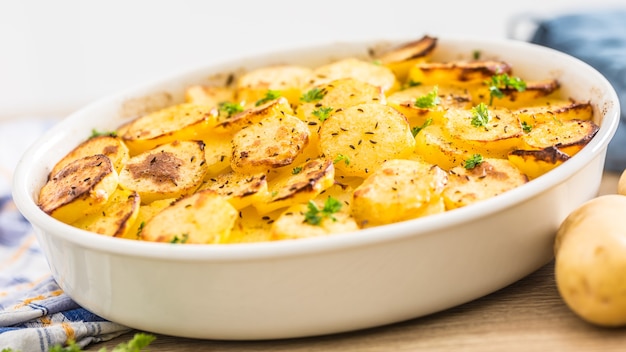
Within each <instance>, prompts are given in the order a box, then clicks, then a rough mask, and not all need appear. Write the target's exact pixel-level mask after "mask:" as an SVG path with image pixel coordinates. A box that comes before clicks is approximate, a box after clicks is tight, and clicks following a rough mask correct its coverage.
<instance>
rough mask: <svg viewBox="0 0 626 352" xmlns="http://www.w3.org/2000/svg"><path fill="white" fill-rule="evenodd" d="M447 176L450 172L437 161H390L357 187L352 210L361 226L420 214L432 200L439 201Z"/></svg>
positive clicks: (412, 217) (401, 219)
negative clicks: (431, 162) (429, 162)
mask: <svg viewBox="0 0 626 352" xmlns="http://www.w3.org/2000/svg"><path fill="white" fill-rule="evenodd" d="M447 179H448V176H447V174H446V172H445V171H444V170H442V169H441V168H439V167H438V166H436V165H431V164H426V163H423V162H419V161H413V160H400V159H395V160H389V161H386V162H385V163H383V165H382V166H381V167H380V168H379V169H378V170H377V171H376V172H374V173H373V174H371V175H370V176H369V177H368V178H366V179H365V181H363V184H361V185H360V186H359V187H357V189H355V190H354V193H353V197H352V214H353V215H354V217H355V218H356V219H357V223H358V224H359V226H360V227H369V226H376V225H383V224H390V223H393V222H398V221H404V220H409V219H414V218H417V217H420V216H421V215H422V214H423V212H424V211H425V210H426V209H429V205H430V204H432V203H437V202H438V198H440V196H441V192H442V190H443V188H444V186H445V185H446V183H447ZM442 210H443V209H442Z"/></svg>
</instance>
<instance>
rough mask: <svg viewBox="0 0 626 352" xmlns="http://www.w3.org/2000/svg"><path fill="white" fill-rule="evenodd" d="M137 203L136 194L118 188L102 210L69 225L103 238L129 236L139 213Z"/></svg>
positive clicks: (137, 197)
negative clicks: (97, 234)
mask: <svg viewBox="0 0 626 352" xmlns="http://www.w3.org/2000/svg"><path fill="white" fill-rule="evenodd" d="M139 202H140V200H139V195H138V194H137V192H135V191H129V190H125V189H119V188H118V189H117V190H116V191H115V192H114V193H113V194H112V195H111V197H110V198H109V200H108V201H107V203H106V204H105V205H104V207H103V208H102V209H100V210H99V211H98V212H96V213H93V214H90V215H87V216H85V217H83V218H80V219H78V220H77V221H75V222H73V223H72V224H71V225H72V226H75V227H78V228H79V229H83V230H87V231H91V232H95V233H99V234H101V235H105V236H112V237H126V236H129V231H130V230H131V229H132V228H133V224H134V223H135V220H136V219H137V215H138V213H139Z"/></svg>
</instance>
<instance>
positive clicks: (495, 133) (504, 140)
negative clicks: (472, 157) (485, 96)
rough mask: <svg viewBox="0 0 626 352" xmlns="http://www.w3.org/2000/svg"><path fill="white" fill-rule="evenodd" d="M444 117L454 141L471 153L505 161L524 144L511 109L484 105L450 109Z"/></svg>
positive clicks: (446, 128) (520, 128)
mask: <svg viewBox="0 0 626 352" xmlns="http://www.w3.org/2000/svg"><path fill="white" fill-rule="evenodd" d="M444 118H445V120H446V126H445V130H446V131H447V132H448V134H449V135H450V141H451V142H453V143H456V144H457V145H458V146H459V147H460V148H461V149H467V150H469V151H470V153H478V154H481V155H483V156H484V157H489V158H502V159H505V158H506V157H507V155H508V154H509V152H511V151H513V150H515V149H517V148H518V147H519V146H520V145H521V143H522V135H523V131H522V125H521V124H520V122H519V120H518V118H517V115H515V114H513V113H512V112H511V111H510V110H508V109H497V108H491V107H487V106H486V105H484V104H482V103H481V104H479V105H478V106H476V107H475V108H472V109H470V110H467V109H449V110H448V111H447V112H446V113H445V115H444Z"/></svg>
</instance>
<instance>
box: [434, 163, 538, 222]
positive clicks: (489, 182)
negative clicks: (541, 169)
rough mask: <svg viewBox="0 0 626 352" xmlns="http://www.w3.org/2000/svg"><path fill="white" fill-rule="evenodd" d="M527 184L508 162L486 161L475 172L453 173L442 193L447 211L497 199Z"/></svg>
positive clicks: (455, 170) (461, 170)
mask: <svg viewBox="0 0 626 352" xmlns="http://www.w3.org/2000/svg"><path fill="white" fill-rule="evenodd" d="M526 182H528V177H526V175H524V174H523V173H522V172H521V171H520V170H518V169H517V168H516V167H515V165H513V164H512V163H511V162H509V161H508V160H506V159H483V161H482V162H480V163H478V165H476V166H475V167H473V168H470V169H467V168H466V167H464V166H457V167H455V168H453V169H452V170H450V172H449V175H448V185H447V186H446V188H445V189H444V191H443V197H444V201H445V204H446V209H447V210H450V209H456V208H460V207H464V206H467V205H470V204H473V203H476V202H478V201H481V200H485V199H488V198H491V197H495V196H497V195H499V194H502V193H504V192H506V191H508V190H511V189H513V188H516V187H518V186H520V185H522V184H524V183H526Z"/></svg>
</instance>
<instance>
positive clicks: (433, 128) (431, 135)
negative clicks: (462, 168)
mask: <svg viewBox="0 0 626 352" xmlns="http://www.w3.org/2000/svg"><path fill="white" fill-rule="evenodd" d="M415 154H416V156H418V157H419V158H421V159H423V160H424V161H426V162H428V163H431V164H434V165H437V166H439V167H440V168H442V169H444V170H450V169H451V168H453V167H455V166H458V165H462V164H463V161H464V160H465V159H467V158H469V157H471V156H472V154H473V153H472V151H470V150H469V149H468V148H467V147H466V146H463V145H459V144H458V143H454V142H453V141H452V140H451V138H450V136H449V135H448V134H447V133H446V132H445V131H444V130H443V127H442V126H441V125H429V126H426V127H424V128H423V129H421V130H420V131H419V132H418V133H417V135H416V136H415Z"/></svg>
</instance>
